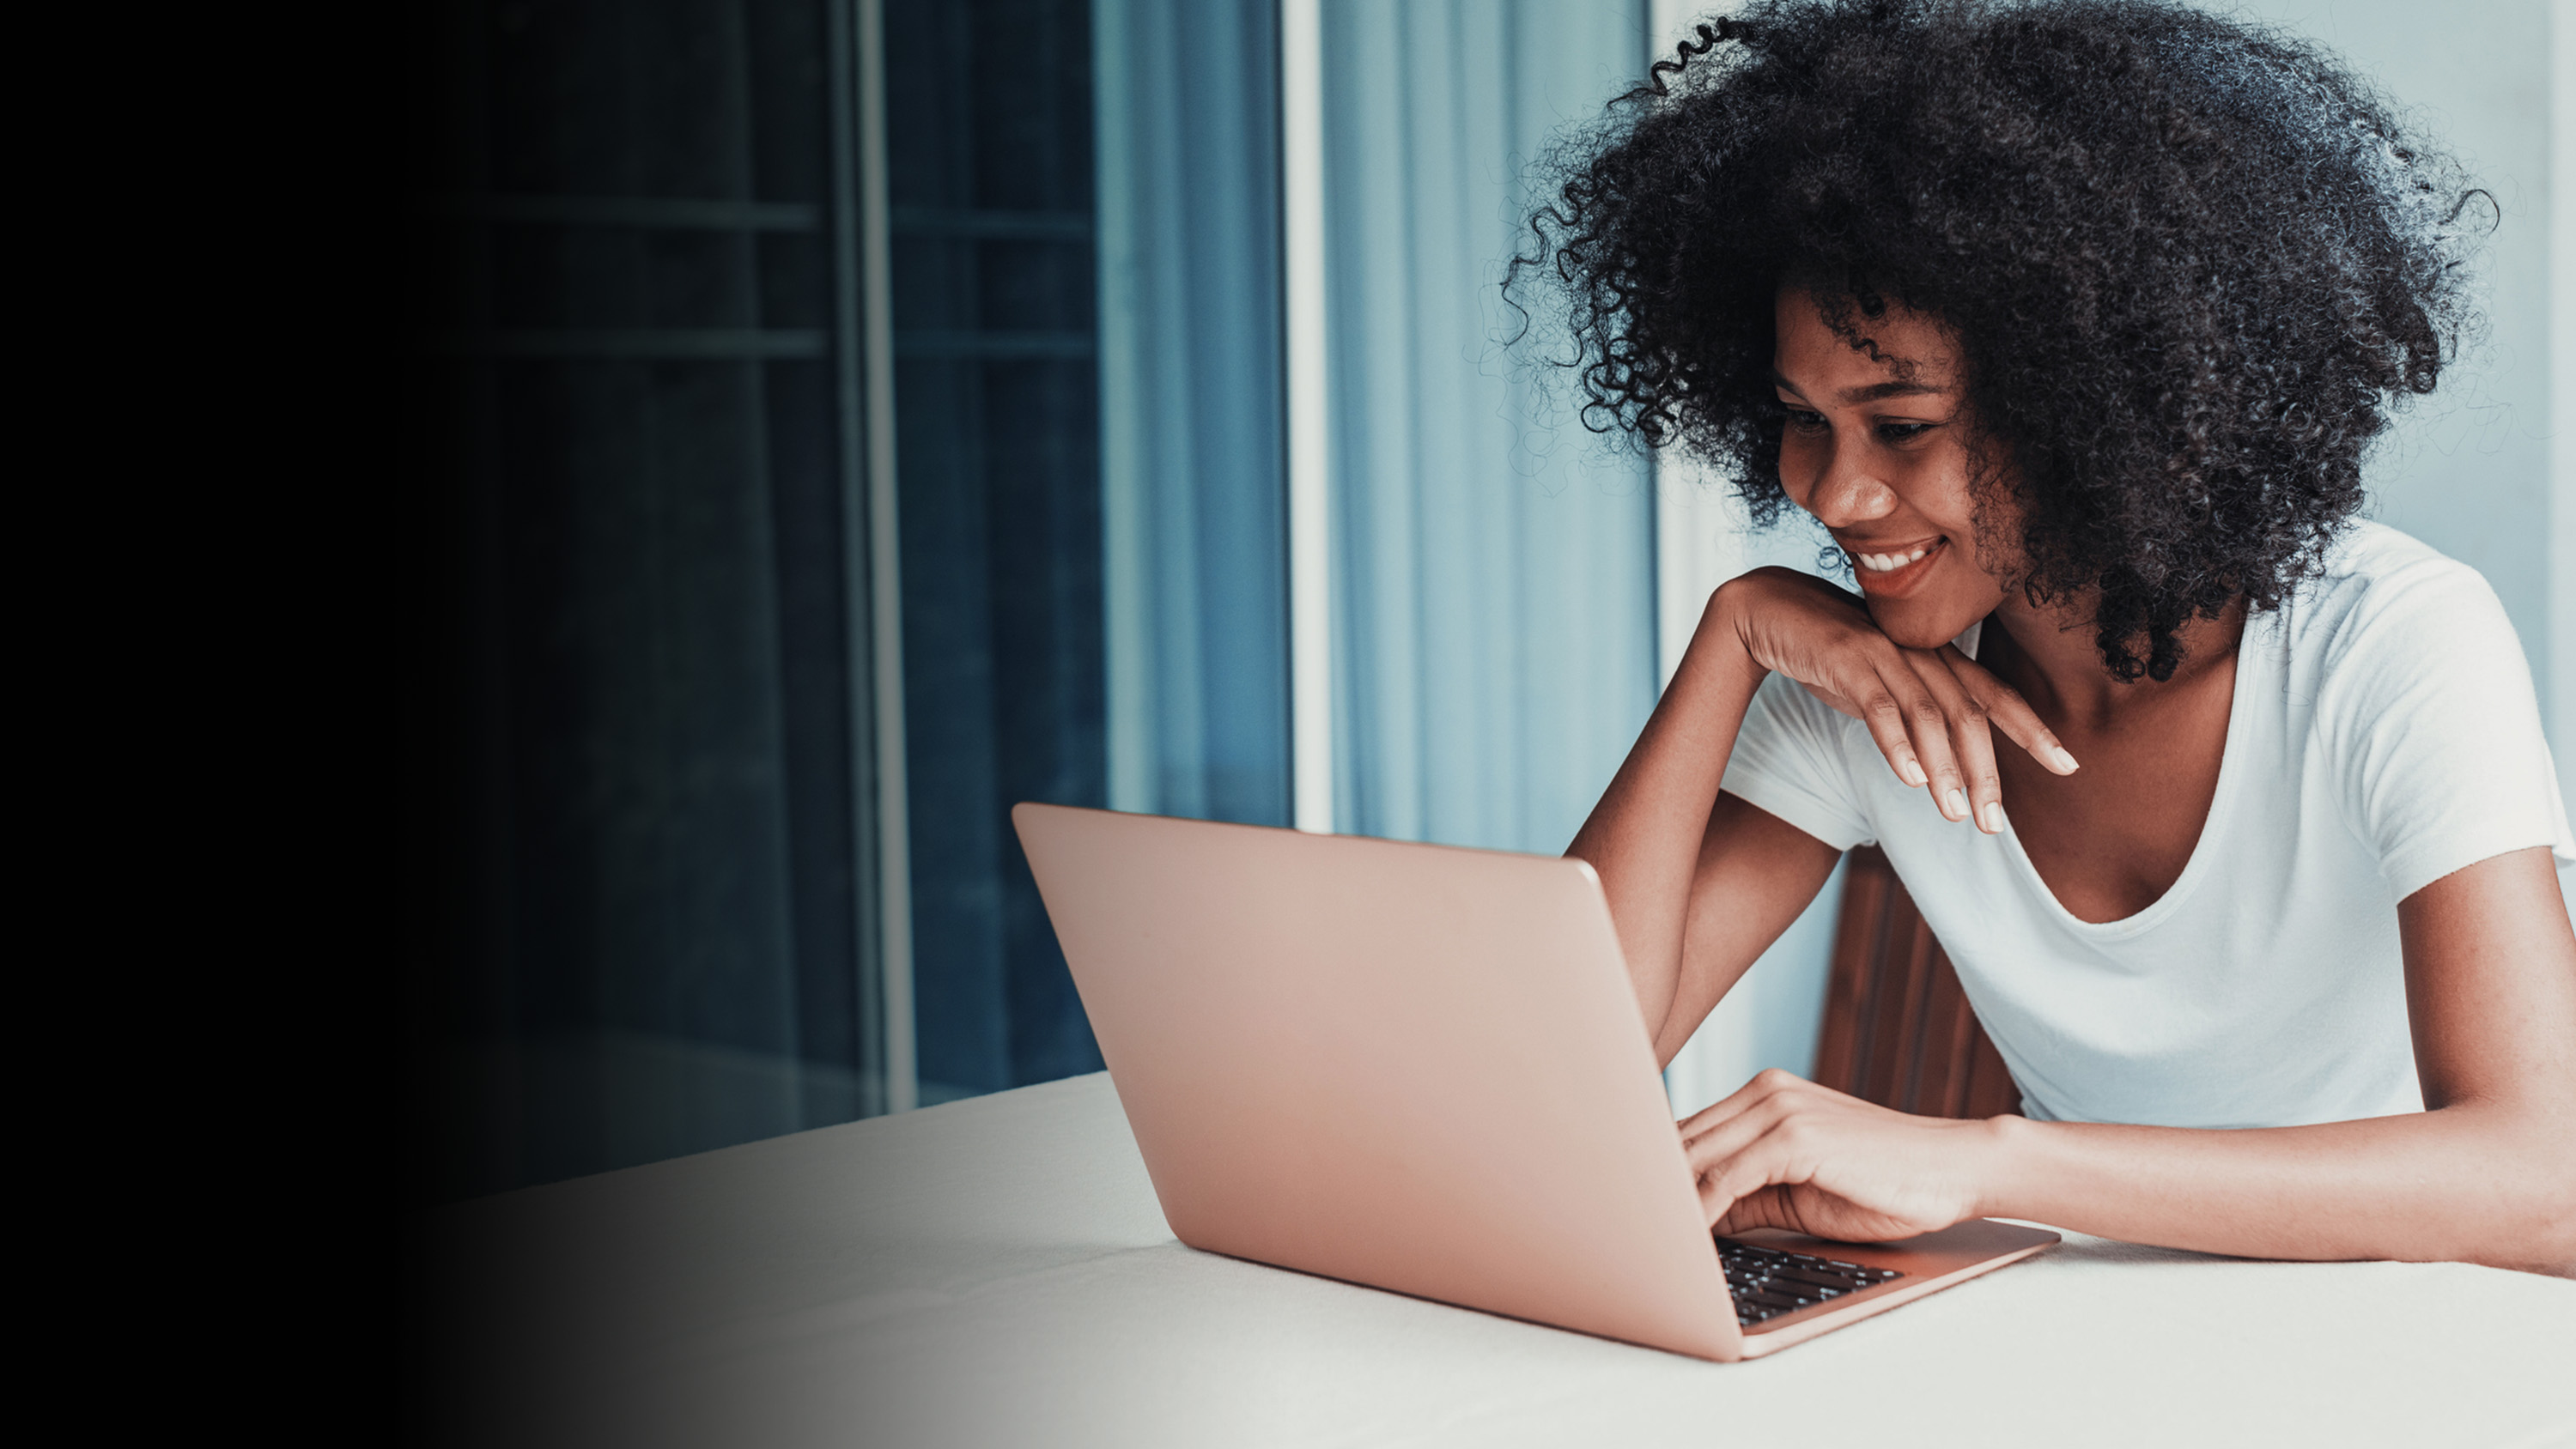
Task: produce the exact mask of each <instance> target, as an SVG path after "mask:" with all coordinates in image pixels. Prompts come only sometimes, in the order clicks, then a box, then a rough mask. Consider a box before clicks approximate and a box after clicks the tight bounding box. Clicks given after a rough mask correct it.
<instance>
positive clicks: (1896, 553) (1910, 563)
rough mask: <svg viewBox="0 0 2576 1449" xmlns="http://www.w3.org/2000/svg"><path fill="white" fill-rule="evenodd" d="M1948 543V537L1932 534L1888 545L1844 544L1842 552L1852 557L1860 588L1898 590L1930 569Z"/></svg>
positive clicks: (1883, 591)
mask: <svg viewBox="0 0 2576 1449" xmlns="http://www.w3.org/2000/svg"><path fill="white" fill-rule="evenodd" d="M1949 546H1950V540H1948V539H1946V538H1936V539H1932V540H1930V541H1929V542H1925V543H1916V544H1907V545H1904V546H1903V547H1899V548H1892V549H1860V548H1845V549H1844V550H1843V554H1844V556H1845V557H1847V558H1849V559H1850V560H1851V561H1852V572H1853V573H1854V574H1855V575H1857V576H1858V578H1859V582H1860V587H1861V592H1863V593H1866V594H1901V593H1903V592H1905V591H1906V590H1907V589H1908V588H1910V587H1911V586H1912V585H1913V583H1914V581H1915V580H1917V579H1920V578H1922V577H1923V576H1924V575H1925V574H1927V573H1929V572H1931V568H1932V564H1933V562H1934V561H1935V560H1936V559H1938V558H1939V557H1940V556H1941V553H1942V551H1943V550H1944V549H1946V548H1948V547H1949Z"/></svg>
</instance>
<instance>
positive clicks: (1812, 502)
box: [1801, 456, 1896, 528]
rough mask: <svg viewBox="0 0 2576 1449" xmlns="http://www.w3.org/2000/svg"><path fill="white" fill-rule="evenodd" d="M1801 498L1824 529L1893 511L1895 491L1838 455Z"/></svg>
mask: <svg viewBox="0 0 2576 1449" xmlns="http://www.w3.org/2000/svg"><path fill="white" fill-rule="evenodd" d="M1801 501H1803V502H1804V503H1805V504H1806V507H1807V511H1808V512H1809V513H1812V514H1814V515H1816V519H1817V521H1818V522H1820V523H1822V524H1824V525H1825V526H1826V527H1827V528H1848V527H1850V526H1851V525H1853V524H1855V523H1869V522H1872V521H1874V520H1877V519H1881V518H1885V517H1886V516H1887V515H1889V514H1891V513H1894V512H1895V511H1896V490H1895V489H1893V488H1890V487H1888V486H1887V485H1886V484H1885V483H1882V482H1880V481H1879V480H1878V479H1876V478H1873V477H1871V476H1869V474H1867V473H1866V472H1863V471H1862V470H1861V469H1859V468H1857V467H1853V466H1851V465H1850V464H1849V463H1847V462H1846V461H1845V460H1844V458H1842V457H1839V456H1838V457H1836V458H1834V459H1832V460H1830V461H1828V462H1827V463H1826V465H1825V470H1824V475H1823V476H1822V477H1820V478H1818V479H1817V480H1816V486H1815V488H1814V490H1813V491H1811V492H1810V493H1809V494H1808V495H1807V497H1806V498H1805V499H1803V500H1801Z"/></svg>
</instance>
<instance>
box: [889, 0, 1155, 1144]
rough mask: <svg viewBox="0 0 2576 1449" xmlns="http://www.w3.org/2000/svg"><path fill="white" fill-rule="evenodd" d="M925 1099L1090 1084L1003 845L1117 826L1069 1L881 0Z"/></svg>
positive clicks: (1014, 860)
mask: <svg viewBox="0 0 2576 1449" xmlns="http://www.w3.org/2000/svg"><path fill="white" fill-rule="evenodd" d="M885 27H886V34H885V46H886V52H885V53H886V81H887V112H888V114H887V137H888V146H889V151H890V154H889V157H888V163H887V177H888V183H889V188H890V192H891V200H892V203H893V227H894V249H893V261H894V275H893V289H894V298H895V302H894V327H895V352H896V358H897V366H896V410H897V426H896V445H897V448H898V450H899V467H898V476H899V478H900V479H901V489H902V494H901V498H902V516H903V639H904V691H905V720H906V732H907V741H908V748H909V751H910V756H911V781H910V785H911V800H912V802H913V803H912V810H911V842H912V881H913V912H914V915H913V920H914V948H913V949H914V980H915V987H914V993H915V1001H916V1002H917V1011H918V1014H917V1018H916V1028H915V1029H916V1042H917V1047H918V1052H919V1061H920V1077H921V1100H922V1101H924V1102H925V1103H928V1102H937V1101H942V1100H947V1099H950V1098H954V1097H958V1096H963V1095H967V1094H971V1093H975V1092H986V1091H993V1090H996V1089H999V1088H1003V1087H1010V1086H1017V1085H1020V1084H1023V1083H1028V1082H1040V1081H1047V1080H1051V1079H1053V1078H1056V1077H1062V1076H1068V1075H1071V1074H1073V1073H1077V1072H1087V1071H1096V1070H1098V1069H1099V1066H1100V1055H1099V1051H1098V1049H1097V1048H1096V1047H1095V1046H1094V1045H1093V1043H1092V1039H1091V1031H1090V1027H1089V1025H1088V1023H1087V1022H1086V1021H1085V1020H1084V1018H1083V1015H1082V1010H1081V1005H1080V1003H1079V1001H1078V1000H1077V999H1076V998H1075V996H1074V992H1073V984H1072V981H1071V978H1070V977H1069V976H1067V974H1066V972H1065V967H1064V959H1063V956H1062V954H1061V953H1060V952H1059V951H1058V949H1057V947H1056V943H1055V935H1054V932H1053V931H1052V930H1051V929H1050V928H1049V926H1048V924H1047V920H1046V913H1045V911H1044V909H1043V908H1042V906H1041V905H1040V903H1039V901H1038V896H1037V889H1036V885H1035V883H1034V882H1033V881H1032V880H1031V879H1030V877H1029V873H1028V866H1027V863H1026V862H1025V861H1024V860H1023V859H1022V857H1021V855H1020V849H1019V844H1018V842H1017V840H1016V839H1015V838H1014V837H1013V836H1012V834H1011V828H1010V820H1009V810H1010V807H1011V805H1012V804H1013V803H1015V802H1017V801H1021V800H1045V801H1052V802H1056V803H1060V804H1069V805H1101V804H1105V803H1106V802H1107V780H1106V772H1107V752H1106V748H1105V744H1104V738H1103V736H1104V727H1105V703H1104V692H1103V674H1102V652H1101V649H1102V630H1101V533H1100V470H1099V433H1098V382H1097V378H1096V369H1095V366H1094V350H1095V333H1094V326H1093V300H1092V291H1093V262H1092V252H1091V220H1092V218H1091V206H1092V176H1091V69H1090V65H1091V53H1090V18H1089V13H1088V8H1087V6H1085V5H1084V4H1082V3H1080V0H966V3H958V0H890V3H888V4H887V5H886V8H885Z"/></svg>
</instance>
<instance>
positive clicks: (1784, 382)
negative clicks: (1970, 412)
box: [1771, 371, 1949, 407]
mask: <svg viewBox="0 0 2576 1449" xmlns="http://www.w3.org/2000/svg"><path fill="white" fill-rule="evenodd" d="M1771 384H1772V386H1774V387H1777V388H1779V389H1780V390H1781V391H1783V392H1794V393H1797V394H1798V396H1800V397H1802V398H1803V397H1805V396H1806V395H1807V394H1806V393H1805V391H1803V390H1802V389H1800V388H1799V386H1798V385H1797V384H1796V383H1794V382H1791V381H1790V380H1789V379H1788V378H1786V377H1783V376H1782V375H1780V374H1779V373H1778V372H1776V371H1775V372H1773V373H1772V374H1771ZM1947 392H1949V389H1948V388H1946V387H1935V386H1933V385H1932V384H1930V383H1928V382H1913V381H1909V380H1907V379H1904V378H1891V379H1889V380H1888V381H1886V382H1874V383H1871V384H1870V385H1869V386H1867V387H1854V388H1846V389H1844V390H1843V393H1842V397H1841V402H1842V405H1843V406H1845V407H1857V406H1859V405H1860V404H1862V403H1868V402H1877V401H1880V400H1881V399H1883V398H1891V397H1938V396H1941V395H1942V394H1945V393H1947Z"/></svg>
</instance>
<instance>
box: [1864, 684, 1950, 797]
mask: <svg viewBox="0 0 2576 1449" xmlns="http://www.w3.org/2000/svg"><path fill="white" fill-rule="evenodd" d="M1846 698H1849V699H1850V700H1851V702H1852V704H1853V705H1854V709H1853V710H1852V713H1853V714H1854V715H1856V716H1858V718H1859V719H1860V722H1861V723H1862V724H1863V725H1866V726H1868V728H1869V737H1870V739H1871V741H1872V742H1874V743H1875V744H1876V745H1877V746H1878V752H1879V753H1880V754H1882V755H1885V756H1887V767H1888V768H1889V769H1891V770H1894V771H1895V772H1896V778H1898V779H1900V780H1903V781H1904V782H1905V783H1906V784H1908V785H1912V786H1915V787H1917V788H1920V787H1922V786H1924V785H1926V784H1929V783H1930V782H1931V778H1932V777H1931V775H1930V774H1929V773H1927V772H1926V771H1925V770H1924V768H1923V760H1922V757H1921V756H1919V755H1918V754H1916V753H1915V749H1914V736H1913V734H1912V733H1911V732H1909V731H1908V730H1907V729H1906V727H1905V705H1904V703H1903V702H1902V701H1900V700H1899V699H1898V698H1897V697H1896V694H1895V692H1894V691H1893V690H1890V689H1888V688H1887V687H1886V686H1885V685H1884V683H1882V682H1881V680H1880V679H1879V677H1878V676H1877V675H1875V674H1873V675H1869V676H1867V677H1866V684H1865V686H1864V687H1862V688H1860V689H1856V690H1853V691H1851V692H1850V693H1849V694H1848V695H1846Z"/></svg>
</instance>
